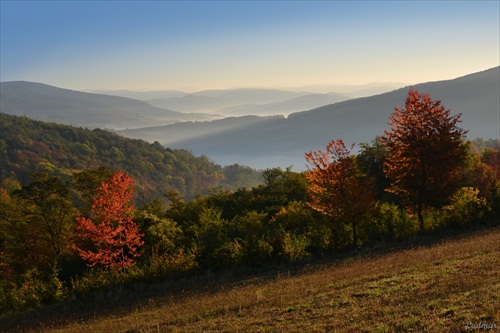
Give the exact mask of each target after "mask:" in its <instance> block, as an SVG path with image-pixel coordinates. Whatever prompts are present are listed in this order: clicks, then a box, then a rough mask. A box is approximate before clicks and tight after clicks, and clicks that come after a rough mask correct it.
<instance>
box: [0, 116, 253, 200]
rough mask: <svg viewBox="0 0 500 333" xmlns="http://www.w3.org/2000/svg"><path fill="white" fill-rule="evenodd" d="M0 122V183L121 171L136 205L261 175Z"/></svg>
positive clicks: (72, 132) (51, 127)
mask: <svg viewBox="0 0 500 333" xmlns="http://www.w3.org/2000/svg"><path fill="white" fill-rule="evenodd" d="M0 119H1V121H0V159H1V163H0V181H3V180H4V179H9V178H12V179H16V180H18V181H20V182H21V184H23V185H24V184H28V183H29V182H30V181H31V178H30V177H31V174H33V173H34V172H46V173H48V174H51V175H56V176H59V177H61V178H62V179H64V180H68V179H69V178H70V177H71V175H72V174H73V173H75V172H78V171H81V170H85V169H89V168H90V169H92V168H98V167H109V168H112V169H121V170H124V171H125V172H127V173H128V174H130V176H131V177H133V178H134V179H135V180H136V186H137V188H136V189H137V196H136V200H138V201H141V200H142V201H150V200H152V199H154V198H158V197H160V196H162V195H163V194H165V193H167V192H168V191H171V190H175V191H178V192H179V193H180V194H181V195H182V196H183V197H184V198H186V199H189V198H193V197H195V196H196V195H199V194H203V193H207V192H208V191H209V190H211V189H213V188H222V189H236V188H239V187H245V186H246V187H252V186H255V185H257V184H259V183H261V182H262V176H261V173H260V172H258V171H257V170H254V169H252V168H249V167H245V166H240V165H237V164H235V165H231V166H226V167H221V166H219V165H216V164H214V163H212V162H211V161H210V160H209V159H208V158H207V157H206V156H201V157H195V156H194V155H193V154H191V153H190V152H188V151H186V150H182V149H169V148H165V147H163V146H162V145H160V144H159V143H158V142H155V143H153V144H150V143H148V142H146V141H143V140H136V139H128V138H125V137H122V136H119V135H117V134H114V133H111V132H108V131H106V130H101V129H94V130H88V129H84V128H77V127H73V126H67V125H61V124H55V123H47V122H41V121H35V120H32V119H29V118H27V117H18V116H11V115H7V114H0Z"/></svg>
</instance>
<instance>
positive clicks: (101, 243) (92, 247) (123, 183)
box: [75, 171, 143, 270]
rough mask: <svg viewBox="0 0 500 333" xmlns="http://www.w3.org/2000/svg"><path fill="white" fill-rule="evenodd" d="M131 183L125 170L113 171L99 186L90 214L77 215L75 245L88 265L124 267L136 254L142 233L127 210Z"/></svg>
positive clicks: (128, 209) (129, 263)
mask: <svg viewBox="0 0 500 333" xmlns="http://www.w3.org/2000/svg"><path fill="white" fill-rule="evenodd" d="M133 185H134V181H133V180H132V178H130V176H129V175H127V174H126V173H125V172H123V171H118V172H116V173H114V174H113V175H112V176H111V177H110V178H109V179H108V180H107V181H104V182H103V183H102V184H101V186H99V188H98V190H97V196H96V197H95V198H94V200H93V201H92V206H91V211H90V217H89V218H88V217H78V218H77V224H76V232H77V236H78V238H79V240H80V243H79V245H76V246H75V248H76V250H77V251H78V253H79V255H80V257H81V258H82V259H84V260H85V261H87V265H88V266H89V267H92V266H95V265H96V264H100V265H103V266H104V267H109V268H121V269H122V270H125V269H126V268H127V267H130V266H132V265H134V259H133V258H134V257H137V256H139V255H140V252H139V248H140V246H142V245H143V241H142V240H141V236H142V235H141V234H140V233H139V228H138V227H137V225H136V224H135V223H134V221H133V216H132V214H131V211H132V209H133V208H134V206H133V205H132V204H131V203H130V200H131V199H132V196H133V193H134V191H133Z"/></svg>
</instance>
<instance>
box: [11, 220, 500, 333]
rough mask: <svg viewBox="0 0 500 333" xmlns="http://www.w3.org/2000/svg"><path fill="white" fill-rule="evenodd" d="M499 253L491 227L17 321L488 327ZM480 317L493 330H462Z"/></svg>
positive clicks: (49, 325) (173, 327) (245, 327)
mask: <svg viewBox="0 0 500 333" xmlns="http://www.w3.org/2000/svg"><path fill="white" fill-rule="evenodd" d="M499 252H500V229H499V227H496V228H490V229H486V230H484V231H478V232H475V233H472V234H469V235H466V236H461V237H455V238H451V239H448V240H446V241H441V242H439V243H435V244H433V245H429V246H420V247H413V248H409V249H406V250H400V251H393V252H390V253H386V254H383V253H382V254H378V255H377V254H375V255H358V256H353V257H348V258H347V259H345V260H339V261H334V262H330V263H326V264H322V265H306V266H304V267H303V268H300V269H297V270H291V269H290V268H287V267H284V268H282V269H281V270H280V269H279V268H276V269H275V270H273V271H268V272H267V274H264V275H261V276H255V277H253V278H247V279H231V278H228V275H227V274H226V275H225V276H215V277H213V279H212V280H209V279H205V280H202V279H193V280H192V281H189V280H188V281H184V283H183V281H180V282H179V283H168V284H165V285H161V286H158V287H157V288H156V289H152V290H150V291H145V290H142V291H140V292H137V293H136V294H135V295H133V294H132V295H129V297H128V298H126V297H123V296H122V298H119V297H118V298H117V299H115V300H114V301H113V298H112V299H110V300H109V301H108V300H106V302H105V303H103V302H98V301H97V302H94V303H85V304H84V305H78V304H77V305H75V306H73V307H69V306H67V305H66V306H65V307H64V308H63V309H59V310H57V309H55V311H54V310H52V311H46V312H42V313H41V314H40V313H36V314H35V313H33V314H32V316H31V317H32V318H31V320H28V318H26V317H25V318H23V319H24V321H23V322H22V324H23V326H25V325H27V323H30V324H31V325H32V327H36V328H37V330H33V331H41V332H42V331H43V332H68V333H70V332H97V331H100V332H202V331H215V332H222V331H223V332H263V331H265V332H268V331H269V332H442V333H447V332H450V333H451V332H466V331H474V332H475V331H484V332H496V331H497V330H498V328H499V325H500V324H499V323H500V311H499V309H500V297H499V295H500V270H499V267H500V257H499V256H498V253H499ZM480 323H482V324H484V325H496V329H493V330H488V329H482V330H471V328H472V325H479V324H480ZM13 325H14V323H12V326H13ZM21 327H22V326H21ZM488 327H490V326H488ZM491 327H492V326H491ZM24 331H27V330H23V332H24Z"/></svg>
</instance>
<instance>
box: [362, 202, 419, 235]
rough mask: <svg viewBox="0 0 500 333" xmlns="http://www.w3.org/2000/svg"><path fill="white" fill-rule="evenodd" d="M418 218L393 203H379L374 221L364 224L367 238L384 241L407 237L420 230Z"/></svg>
mask: <svg viewBox="0 0 500 333" xmlns="http://www.w3.org/2000/svg"><path fill="white" fill-rule="evenodd" d="M416 222H417V221H416V219H415V218H414V217H413V216H412V215H409V214H408V213H407V212H406V211H404V210H403V209H401V208H400V207H398V206H397V205H395V204H393V203H387V202H384V203H378V204H377V205H376V207H375V211H374V216H373V221H372V223H366V224H364V225H363V230H364V231H365V235H366V238H367V239H369V240H372V241H373V240H379V241H382V242H394V241H401V240H403V239H407V238H409V237H411V236H414V235H415V234H417V232H418V226H417V223H416Z"/></svg>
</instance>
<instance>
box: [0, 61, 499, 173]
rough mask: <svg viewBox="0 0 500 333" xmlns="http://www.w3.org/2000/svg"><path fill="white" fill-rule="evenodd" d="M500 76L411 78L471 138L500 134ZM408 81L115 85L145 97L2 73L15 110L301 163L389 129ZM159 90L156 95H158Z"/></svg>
mask: <svg viewBox="0 0 500 333" xmlns="http://www.w3.org/2000/svg"><path fill="white" fill-rule="evenodd" d="M499 78H500V73H499V67H496V68H492V69H488V70H485V71H482V72H479V73H473V74H470V75H466V76H464V77H460V78H454V79H451V80H446V81H438V82H428V83H421V84H417V85H415V86H413V88H415V89H417V90H418V91H419V92H422V93H428V94H430V95H431V96H432V97H433V98H435V99H440V100H441V101H442V102H443V104H444V105H445V107H446V108H448V109H451V110H452V112H453V114H458V113H461V114H462V120H463V122H462V126H463V128H465V129H466V130H468V138H469V139H474V138H477V137H482V138H485V139H490V138H492V139H494V138H498V137H499V136H500V111H499V110H500V102H499V94H498V91H500V83H499ZM408 89H409V87H401V88H399V89H395V90H393V91H389V92H385V93H381V94H378V95H374V96H369V97H363V98H352V99H351V98H349V97H348V96H347V95H343V94H337V93H329V94H314V93H306V92H294V91H284V90H276V89H250V88H247V89H229V90H213V91H202V92H198V93H191V94H188V93H184V95H182V96H181V95H180V94H182V93H181V92H175V94H177V97H169V98H162V97H160V96H168V95H169V94H170V95H173V93H172V92H168V91H166V92H159V91H158V92H131V91H129V92H116V94H118V95H122V96H124V95H126V96H135V97H140V98H142V99H144V98H145V101H143V100H137V99H132V98H129V97H122V96H111V95H104V94H95V93H84V92H78V91H73V90H67V89H62V88H56V87H52V86H48V85H44V84H41V83H32V82H2V83H1V109H2V112H3V113H7V114H12V115H24V116H28V117H30V118H33V119H37V120H44V121H49V122H55V123H63V124H68V125H73V126H78V127H86V128H90V129H92V128H106V129H109V130H112V131H116V132H117V133H119V134H121V135H123V136H126V137H130V138H136V139H144V140H146V141H148V142H150V143H153V142H155V141H158V142H159V143H161V144H162V145H164V146H166V147H171V148H177V149H187V150H189V151H191V152H193V153H194V154H195V155H205V156H208V157H209V158H210V159H211V160H212V161H214V162H215V163H217V164H220V165H231V164H242V165H248V166H251V167H253V168H257V169H265V168H272V167H282V168H286V167H290V166H293V168H294V169H295V170H303V169H304V168H305V160H304V153H305V152H308V151H310V150H316V149H322V148H323V147H324V146H325V145H326V143H327V142H328V141H329V140H332V139H337V138H342V139H343V140H344V141H346V142H349V143H356V144H359V143H362V142H365V143H369V142H370V141H372V140H373V139H374V138H375V137H376V136H377V135H383V132H384V130H387V129H388V126H387V122H388V119H389V116H390V114H391V113H392V112H393V110H394V107H401V106H403V104H404V99H405V96H406V94H407V92H408ZM108 93H113V92H108ZM153 96H156V97H157V98H156V99H150V98H151V97H153ZM154 101H156V103H154V104H156V106H154V105H152V104H153V102H154ZM250 101H255V103H252V104H249V102H250ZM163 102H166V103H167V104H168V105H167V104H162V103H163ZM159 105H160V106H159ZM161 105H163V106H164V107H161ZM167 107H168V108H167ZM174 107H177V109H175V110H174V109H173V108H174ZM170 108H172V109H170ZM252 111H253V112H252Z"/></svg>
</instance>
